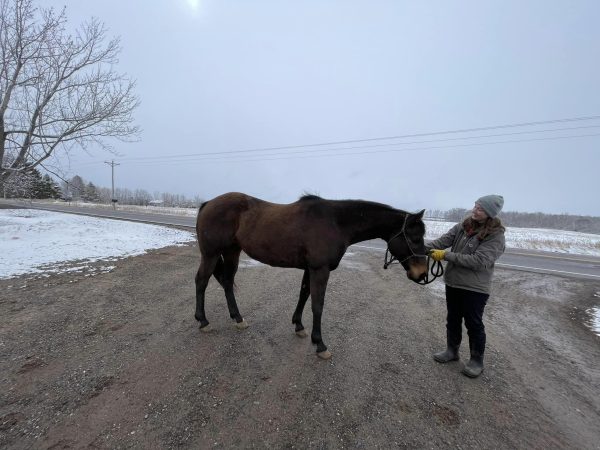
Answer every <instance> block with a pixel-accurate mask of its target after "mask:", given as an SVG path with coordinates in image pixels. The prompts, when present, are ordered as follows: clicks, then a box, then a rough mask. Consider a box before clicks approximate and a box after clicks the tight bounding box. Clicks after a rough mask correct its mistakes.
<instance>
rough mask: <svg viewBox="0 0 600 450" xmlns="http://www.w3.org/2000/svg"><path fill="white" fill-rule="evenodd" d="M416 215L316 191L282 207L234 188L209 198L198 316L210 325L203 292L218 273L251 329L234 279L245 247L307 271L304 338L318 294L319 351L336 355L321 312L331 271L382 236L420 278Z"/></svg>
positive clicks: (201, 222) (202, 230) (201, 227)
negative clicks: (353, 249)
mask: <svg viewBox="0 0 600 450" xmlns="http://www.w3.org/2000/svg"><path fill="white" fill-rule="evenodd" d="M424 211H425V210H423V211H421V212H420V213H418V214H410V213H407V212H405V211H401V210H398V209H394V208H392V207H390V206H387V205H382V204H380V203H374V202H367V201H363V200H325V199H322V198H320V197H317V196H314V195H308V196H304V197H302V198H301V199H300V200H298V201H297V202H295V203H290V204H289V205H280V204H275V203H269V202H266V201H264V200H260V199H258V198H254V197H250V196H248V195H245V194H240V193H235V192H234V193H229V194H224V195H221V196H219V197H216V198H214V199H213V200H210V201H208V202H206V203H203V204H202V206H201V207H200V210H199V211H198V219H197V221H196V232H197V234H198V244H199V246H200V253H201V256H202V257H201V262H200V268H199V269H198V273H197V274H196V319H197V320H198V321H199V322H200V329H201V330H203V331H206V330H208V328H207V327H208V320H206V314H205V312H204V292H205V290H206V286H207V284H208V280H209V279H210V276H211V275H214V276H215V278H216V279H217V281H218V282H219V283H220V284H221V285H222V286H223V288H224V290H225V297H226V298H227V306H228V308H229V314H230V316H231V318H232V319H234V320H235V322H236V326H237V327H238V328H246V326H247V324H246V322H245V321H244V319H243V318H242V316H241V314H240V312H239V310H238V307H237V303H236V301H235V296H234V294H233V280H234V277H235V273H236V271H237V268H238V261H239V257H240V252H241V251H242V250H243V251H244V252H246V253H247V254H248V255H249V256H250V257H251V258H253V259H255V260H257V261H260V262H263V263H265V264H269V265H271V266H276V267H294V268H297V269H301V270H304V276H303V278H302V285H301V288H300V299H299V300H298V305H297V306H296V310H295V311H294V315H293V317H292V323H293V324H294V325H295V326H296V333H297V334H298V335H299V336H306V335H307V334H306V331H304V326H303V325H302V311H303V310H304V305H305V304H306V301H307V299H308V296H309V295H310V297H311V305H312V312H313V328H312V333H311V339H312V342H313V343H314V344H316V345H317V354H318V355H319V356H320V357H321V358H323V359H328V358H329V357H331V353H330V352H329V351H327V347H326V346H325V344H324V343H323V339H322V337H321V314H322V312H323V303H324V300H325V288H326V287H327V280H328V279H329V272H331V271H332V270H334V269H335V268H337V266H338V264H339V263H340V260H341V259H342V257H343V256H344V253H345V252H346V249H347V248H348V246H350V245H352V244H354V243H356V242H360V241H365V240H368V239H376V238H381V239H383V240H385V241H387V243H388V250H389V252H390V253H391V254H392V255H393V256H394V257H395V258H397V259H398V261H399V262H400V263H401V264H402V266H403V267H404V269H405V270H406V272H407V275H408V277H409V278H410V279H411V280H413V281H416V282H419V281H420V280H422V279H424V278H425V277H426V274H427V262H426V257H425V243H424V241H423V236H424V235H425V225H424V224H423V221H422V217H423V212H424Z"/></svg>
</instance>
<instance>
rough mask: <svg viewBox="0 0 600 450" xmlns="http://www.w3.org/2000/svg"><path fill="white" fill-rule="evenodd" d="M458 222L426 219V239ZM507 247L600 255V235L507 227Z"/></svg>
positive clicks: (434, 236)
mask: <svg viewBox="0 0 600 450" xmlns="http://www.w3.org/2000/svg"><path fill="white" fill-rule="evenodd" d="M454 225H456V222H438V221H435V222H434V221H431V220H426V221H425V227H426V230H427V233H426V235H425V238H426V239H435V238H436V237H438V236H441V235H442V234H443V233H445V232H446V231H448V230H449V229H450V228H452V227H453V226H454ZM506 247H507V248H519V249H526V250H544V251H548V252H559V253H570V254H575V255H590V256H599V257H600V235H598V234H587V233H577V232H575V231H563V230H550V229H545V228H515V227H508V228H507V229H506Z"/></svg>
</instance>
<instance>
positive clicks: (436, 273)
mask: <svg viewBox="0 0 600 450" xmlns="http://www.w3.org/2000/svg"><path fill="white" fill-rule="evenodd" d="M388 255H389V259H388ZM413 256H426V257H427V272H426V274H425V278H424V279H423V280H421V281H417V282H416V283H417V284H420V285H423V286H425V285H426V284H429V283H433V282H434V281H435V279H436V278H439V277H441V276H442V275H444V266H443V265H442V262H441V261H436V260H434V259H433V258H432V257H431V256H429V255H416V254H413V255H410V256H407V257H406V258H404V259H403V260H402V261H399V260H398V258H396V257H395V256H394V255H392V254H391V252H390V249H389V248H386V249H385V257H384V261H383V268H384V269H387V268H388V267H389V266H391V265H392V264H401V263H403V262H404V261H406V260H407V259H408V258H411V257H413ZM430 261H433V263H432V264H431V265H430V264H429V262H430ZM429 275H431V276H432V277H433V278H431V279H430V278H429Z"/></svg>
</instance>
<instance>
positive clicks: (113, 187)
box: [104, 159, 120, 209]
mask: <svg viewBox="0 0 600 450" xmlns="http://www.w3.org/2000/svg"><path fill="white" fill-rule="evenodd" d="M104 163H105V164H108V165H109V166H110V167H111V169H112V194H111V199H110V201H111V202H112V205H113V209H117V206H116V204H117V199H116V198H115V166H120V164H118V163H116V162H115V160H114V159H113V160H111V161H110V162H108V161H104Z"/></svg>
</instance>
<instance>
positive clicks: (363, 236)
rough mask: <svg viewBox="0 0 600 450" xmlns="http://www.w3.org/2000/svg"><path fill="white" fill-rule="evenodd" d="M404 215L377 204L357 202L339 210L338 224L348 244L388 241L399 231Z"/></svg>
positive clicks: (401, 212) (402, 212)
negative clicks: (379, 240) (372, 240)
mask: <svg viewBox="0 0 600 450" xmlns="http://www.w3.org/2000/svg"><path fill="white" fill-rule="evenodd" d="M405 217H406V213H405V212H404V211H400V210H397V209H393V208H391V207H389V206H385V205H379V204H377V203H369V202H357V204H356V205H349V206H348V207H347V208H342V209H340V211H339V213H338V224H339V225H340V226H341V227H342V228H343V229H344V231H345V233H346V235H347V239H348V241H349V243H350V244H355V243H357V242H362V241H368V240H370V239H378V238H379V239H384V240H386V239H388V238H389V237H390V235H391V234H392V233H394V232H398V231H400V229H401V228H402V224H403V222H404V218H405Z"/></svg>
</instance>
